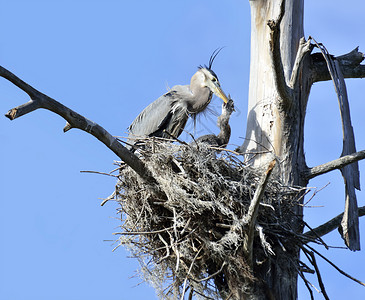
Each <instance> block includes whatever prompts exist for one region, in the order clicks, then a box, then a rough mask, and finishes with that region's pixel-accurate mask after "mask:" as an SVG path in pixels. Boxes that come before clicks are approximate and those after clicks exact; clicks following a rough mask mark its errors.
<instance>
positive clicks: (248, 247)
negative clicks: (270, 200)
mask: <svg viewBox="0 0 365 300" xmlns="http://www.w3.org/2000/svg"><path fill="white" fill-rule="evenodd" d="M275 164H276V160H275V159H274V160H273V161H271V162H270V164H269V166H268V168H267V170H266V172H265V173H264V174H263V175H262V177H261V179H260V182H259V183H258V186H257V189H256V191H255V194H254V196H253V198H252V200H251V203H250V207H249V208H248V212H247V215H246V216H245V220H244V223H246V224H248V229H247V233H246V239H245V241H244V245H243V249H244V251H245V253H246V257H247V258H248V261H249V264H250V265H252V247H253V238H254V230H255V223H256V218H257V214H258V209H259V205H260V201H261V199H262V196H263V195H264V191H265V188H266V184H267V182H268V180H269V177H270V174H271V172H272V170H273V169H274V167H275Z"/></svg>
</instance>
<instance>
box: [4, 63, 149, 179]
mask: <svg viewBox="0 0 365 300" xmlns="http://www.w3.org/2000/svg"><path fill="white" fill-rule="evenodd" d="M0 76H1V77H3V78H5V79H7V80H9V81H10V82H11V83H13V84H14V85H15V86H17V87H18V88H20V89H21V90H23V91H24V92H25V93H27V94H28V95H29V97H30V98H31V100H30V101H29V102H27V103H25V104H22V105H20V106H18V107H15V108H13V109H11V110H9V112H8V113H7V114H6V115H5V116H6V117H8V118H9V119H10V120H14V119H16V118H19V117H21V116H23V115H25V114H27V113H30V112H32V111H34V110H36V109H38V108H44V109H48V110H50V111H52V112H54V113H55V114H58V115H59V116H61V117H62V118H64V119H65V120H66V121H67V125H66V126H65V128H64V131H65V132H66V131H68V130H69V129H71V128H78V129H81V130H83V131H85V132H87V133H90V134H91V135H93V136H94V137H96V138H97V139H98V140H99V141H101V142H102V143H103V144H104V145H106V146H107V147H108V148H109V149H110V150H112V151H113V152H114V153H115V154H116V155H117V156H118V157H119V158H120V159H122V160H123V161H124V162H125V163H126V164H128V165H129V166H130V167H131V168H132V169H133V170H134V171H135V172H136V173H137V174H138V175H140V176H141V177H142V178H143V179H144V180H146V181H148V182H150V183H154V182H155V180H154V178H153V177H152V176H151V175H150V174H149V171H148V169H147V167H146V166H145V165H144V163H143V162H142V161H141V160H140V159H139V158H138V157H137V156H136V155H134V154H133V153H131V152H130V151H129V150H128V149H127V148H125V147H124V146H123V145H122V144H121V143H120V142H119V141H118V140H117V139H116V138H115V137H113V136H112V135H111V134H110V133H109V132H107V131H106V130H105V129H104V128H103V127H101V126H100V125H98V124H96V123H94V122H93V121H90V120H88V119H86V118H85V117H83V116H82V115H80V114H78V113H77V112H75V111H73V110H71V109H69V108H68V107H66V106H64V105H63V104H61V103H59V102H57V101H56V100H54V99H52V98H50V97H48V96H47V95H45V94H43V93H41V92H39V91H38V90H36V89H35V88H33V87H32V86H30V85H29V84H27V83H26V82H24V81H23V80H21V79H20V78H19V77H17V76H16V75H14V74H13V73H11V72H10V71H8V70H7V69H5V68H3V67H1V66H0Z"/></svg>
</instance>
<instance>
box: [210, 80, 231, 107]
mask: <svg viewBox="0 0 365 300" xmlns="http://www.w3.org/2000/svg"><path fill="white" fill-rule="evenodd" d="M213 92H214V94H216V95H217V96H218V97H219V98H221V99H222V100H223V102H224V103H228V97H227V96H226V94H225V93H224V92H223V91H222V89H221V87H220V86H219V85H218V84H214V91H213Z"/></svg>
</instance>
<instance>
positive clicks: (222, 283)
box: [116, 140, 301, 299]
mask: <svg viewBox="0 0 365 300" xmlns="http://www.w3.org/2000/svg"><path fill="white" fill-rule="evenodd" d="M140 158H141V159H142V160H143V161H144V162H145V163H146V165H147V166H148V168H149V170H150V171H151V173H152V176H153V177H154V178H155V179H156V181H157V185H156V184H149V183H146V182H144V181H142V179H141V178H140V177H139V176H138V175H136V174H135V172H134V171H133V170H131V169H130V168H129V167H127V166H126V165H123V164H121V171H120V176H119V181H118V183H117V186H116V195H117V197H116V198H117V201H118V202H119V203H120V205H121V208H120V211H119V212H120V214H121V217H122V226H121V227H122V231H121V232H119V233H116V234H120V238H119V244H120V245H126V246H128V247H129V249H130V251H131V252H132V253H133V255H134V256H135V257H137V258H138V260H139V261H140V264H141V270H142V273H143V276H144V279H145V280H147V281H148V282H150V283H151V284H152V285H153V286H154V287H155V288H156V289H157V290H158V291H159V294H160V296H161V298H164V299H166V298H170V299H177V298H181V297H183V295H184V294H185V292H186V293H191V295H193V293H194V294H195V295H197V296H199V295H200V296H203V295H204V296H206V297H210V298H213V299H218V298H221V297H226V296H227V295H228V294H227V293H228V287H227V276H236V277H237V278H240V280H241V281H242V280H243V281H246V282H252V281H253V280H255V278H254V274H253V273H252V268H251V267H250V266H249V264H248V263H247V259H246V258H245V257H244V255H243V251H242V247H243V243H244V239H245V236H246V235H245V229H246V227H247V226H246V225H247V224H246V221H247V220H246V218H245V216H246V213H247V210H248V207H249V205H250V201H251V199H252V197H253V195H254V193H255V189H256V186H257V183H258V181H259V179H260V176H261V174H262V171H263V170H260V169H254V168H252V167H249V166H247V165H246V164H245V163H244V162H242V160H241V159H240V158H242V156H241V157H240V156H237V155H235V154H232V153H230V152H227V151H221V152H220V153H217V151H215V150H212V149H211V148H210V147H209V146H208V145H206V144H199V143H198V144H195V145H185V144H184V145H177V144H172V143H166V142H161V141H157V140H149V141H147V142H146V145H145V147H144V148H143V150H141V151H140ZM300 191H301V189H296V188H292V187H285V186H283V185H282V184H281V183H280V181H279V180H277V179H275V176H272V177H271V179H270V181H269V183H268V184H267V187H266V190H265V194H264V196H263V199H262V200H261V204H260V209H259V215H258V217H257V220H256V232H257V235H256V237H255V239H254V260H253V261H255V262H257V261H263V260H265V259H267V258H269V259H270V257H272V256H274V255H275V253H274V251H273V249H274V248H273V244H275V243H278V242H279V243H280V245H282V246H288V247H290V246H291V245H290V243H294V241H292V239H291V238H290V236H289V235H288V234H287V233H288V232H290V228H289V227H290V226H289V225H288V228H285V227H286V223H285V221H281V220H286V219H287V214H289V213H291V209H292V206H293V205H296V201H295V200H293V199H297V197H296V196H295V195H299V192H300ZM293 195H294V196H293ZM289 200H290V201H289ZM279 219H281V220H279ZM278 224H280V225H278ZM278 236H280V239H281V240H280V241H278ZM188 288H190V289H188Z"/></svg>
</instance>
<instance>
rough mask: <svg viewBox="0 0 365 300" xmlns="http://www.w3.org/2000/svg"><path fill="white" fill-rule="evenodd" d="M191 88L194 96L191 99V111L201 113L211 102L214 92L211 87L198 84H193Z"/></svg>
mask: <svg viewBox="0 0 365 300" xmlns="http://www.w3.org/2000/svg"><path fill="white" fill-rule="evenodd" d="M190 90H191V93H192V98H191V101H189V111H190V112H192V113H199V112H201V111H203V110H204V109H205V108H206V107H207V106H208V104H209V103H210V100H211V99H212V92H211V91H210V90H209V88H207V87H202V86H201V85H196V84H195V85H194V84H191V85H190Z"/></svg>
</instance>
